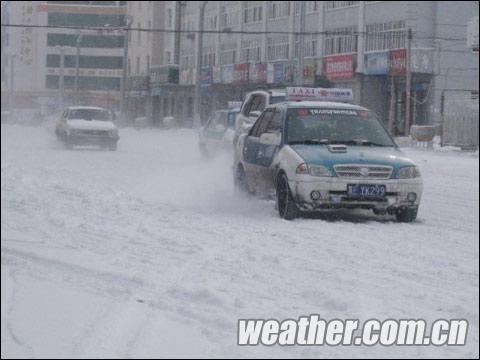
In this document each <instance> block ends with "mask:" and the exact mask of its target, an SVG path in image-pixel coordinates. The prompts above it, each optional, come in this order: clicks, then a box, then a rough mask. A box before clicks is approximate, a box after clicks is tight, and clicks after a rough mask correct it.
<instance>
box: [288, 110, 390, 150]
mask: <svg viewBox="0 0 480 360" xmlns="http://www.w3.org/2000/svg"><path fill="white" fill-rule="evenodd" d="M287 143H288V144H345V145H365V146H367V145H368V146H395V143H394V142H393V140H392V139H391V137H390V136H389V135H388V133H387V131H386V130H385V128H384V127H383V126H382V125H381V124H380V122H379V121H378V119H377V117H376V116H375V115H374V114H372V113H371V112H370V111H364V110H344V109H319V108H298V109H289V110H288V112H287Z"/></svg>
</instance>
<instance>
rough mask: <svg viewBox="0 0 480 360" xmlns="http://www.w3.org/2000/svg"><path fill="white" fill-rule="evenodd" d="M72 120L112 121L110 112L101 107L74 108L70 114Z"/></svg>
mask: <svg viewBox="0 0 480 360" xmlns="http://www.w3.org/2000/svg"><path fill="white" fill-rule="evenodd" d="M68 118H69V119H70V120H77V119H78V120H79V119H81V120H101V121H110V120H111V118H110V113H109V112H108V111H107V110H100V109H74V110H70V112H69V114H68Z"/></svg>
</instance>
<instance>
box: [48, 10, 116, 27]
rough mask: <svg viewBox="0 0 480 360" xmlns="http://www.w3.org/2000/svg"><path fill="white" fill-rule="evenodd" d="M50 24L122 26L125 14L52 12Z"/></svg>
mask: <svg viewBox="0 0 480 360" xmlns="http://www.w3.org/2000/svg"><path fill="white" fill-rule="evenodd" d="M47 22H48V25H51V26H91V27H101V26H105V25H107V24H109V25H110V26H122V25H123V23H124V15H99V14H77V13H55V12H50V13H48V16H47Z"/></svg>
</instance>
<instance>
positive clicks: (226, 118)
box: [198, 104, 240, 156]
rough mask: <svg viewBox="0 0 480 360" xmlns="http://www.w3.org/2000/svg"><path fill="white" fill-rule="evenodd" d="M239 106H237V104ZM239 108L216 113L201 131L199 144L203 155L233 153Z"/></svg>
mask: <svg viewBox="0 0 480 360" xmlns="http://www.w3.org/2000/svg"><path fill="white" fill-rule="evenodd" d="M235 105H237V104H235ZM239 112H240V109H239V108H234V109H224V110H218V111H216V112H215V113H214V114H213V115H212V117H210V119H208V121H207V123H206V124H205V126H203V127H202V128H201V129H200V133H199V139H198V144H199V147H200V151H201V153H202V154H203V155H206V156H208V155H213V154H216V153H218V152H222V151H225V150H230V151H232V148H233V138H234V134H235V121H236V118H237V115H238V113H239Z"/></svg>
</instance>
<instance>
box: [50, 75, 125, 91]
mask: <svg viewBox="0 0 480 360" xmlns="http://www.w3.org/2000/svg"><path fill="white" fill-rule="evenodd" d="M63 82H64V86H65V89H73V88H74V84H75V76H65V77H64V79H63ZM59 83H60V76H58V75H47V76H46V87H47V89H58V88H59ZM78 88H79V89H81V90H120V78H118V77H101V76H80V77H79V78H78Z"/></svg>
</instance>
